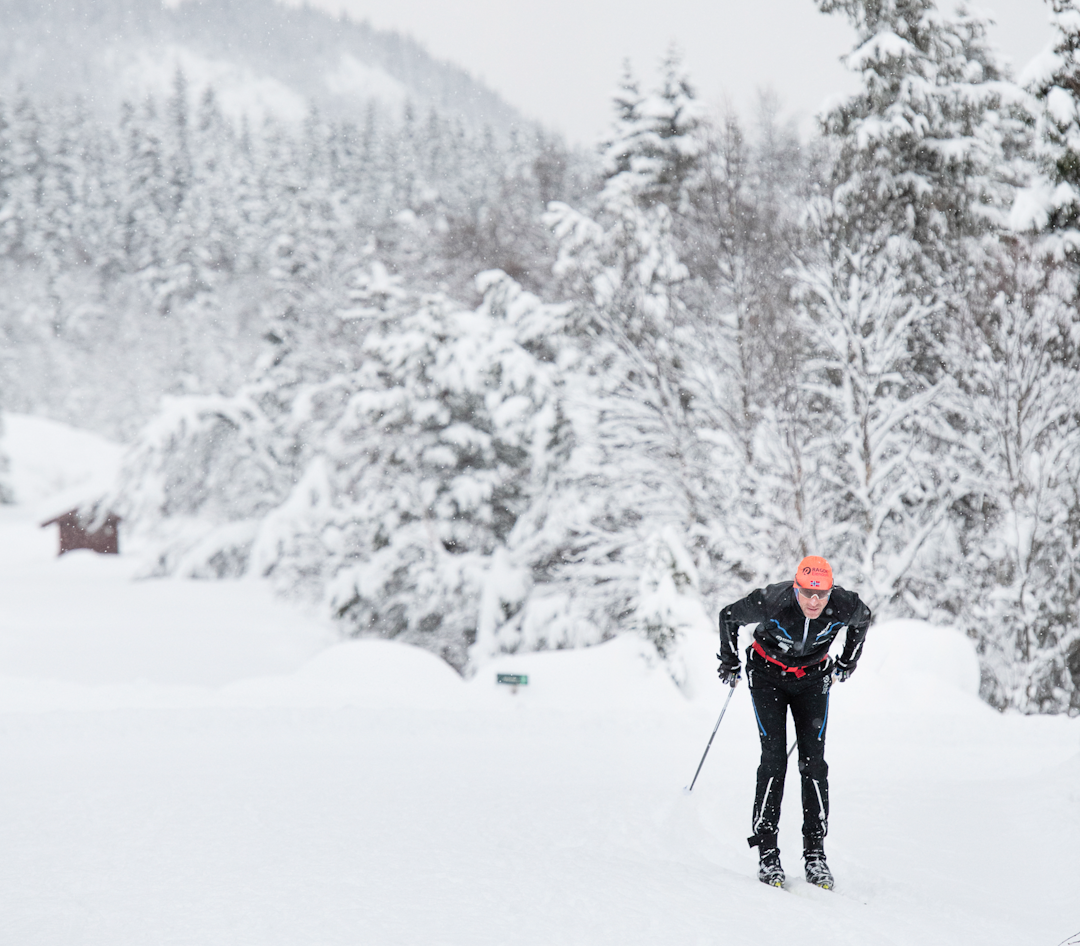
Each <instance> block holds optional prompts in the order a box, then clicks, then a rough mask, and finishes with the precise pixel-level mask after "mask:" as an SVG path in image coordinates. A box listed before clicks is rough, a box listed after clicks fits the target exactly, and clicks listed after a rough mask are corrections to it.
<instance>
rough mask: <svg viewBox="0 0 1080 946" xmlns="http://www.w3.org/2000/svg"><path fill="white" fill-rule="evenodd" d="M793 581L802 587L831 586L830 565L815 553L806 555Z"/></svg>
mask: <svg viewBox="0 0 1080 946" xmlns="http://www.w3.org/2000/svg"><path fill="white" fill-rule="evenodd" d="M795 583H796V584H797V585H799V586H800V587H803V588H831V587H832V567H831V566H830V565H829V563H828V562H827V561H825V559H823V558H821V557H819V556H817V555H808V556H806V558H804V559H803V560H802V561H801V562H799V568H798V571H797V573H796V577H795Z"/></svg>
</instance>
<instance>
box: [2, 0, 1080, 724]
mask: <svg viewBox="0 0 1080 946" xmlns="http://www.w3.org/2000/svg"><path fill="white" fill-rule="evenodd" d="M817 4H818V6H819V8H820V9H821V10H822V12H823V13H827V14H833V15H840V16H846V17H848V18H849V20H850V22H851V23H852V25H853V26H854V27H855V30H856V32H857V45H856V48H855V49H854V50H853V51H852V53H851V54H850V56H849V57H848V59H847V62H848V65H849V66H850V68H851V69H852V70H853V71H854V72H855V73H856V74H857V75H858V76H859V77H860V78H861V87H860V89H859V91H858V92H856V93H855V94H853V95H851V96H849V97H847V98H845V99H844V100H842V101H840V102H839V103H838V104H836V105H835V106H833V107H832V108H831V109H830V110H829V111H827V112H826V113H825V114H824V115H822V116H821V120H820V133H819V134H818V135H816V136H814V138H813V139H812V140H810V141H800V140H799V139H798V138H797V136H796V135H795V133H794V132H793V131H792V130H791V129H790V128H789V127H787V126H785V125H784V124H783V123H781V122H780V121H779V120H778V119H777V106H776V104H775V103H774V102H773V101H771V100H770V98H769V97H768V96H763V97H762V99H761V102H760V107H759V109H758V113H757V114H756V115H755V116H753V117H752V119H751V120H749V121H747V120H744V119H740V118H738V117H736V116H734V115H732V114H720V115H716V114H713V113H712V112H710V111H709V110H708V109H706V108H705V107H704V106H703V105H702V103H701V102H700V101H699V100H698V99H697V98H696V97H695V93H694V89H693V85H692V82H691V79H690V78H689V77H688V76H687V75H686V73H685V71H684V69H683V67H682V65H681V63H680V60H679V57H678V55H677V54H676V53H674V52H673V53H671V54H670V55H669V56H668V57H667V58H666V59H665V61H664V62H663V63H662V64H661V67H660V69H659V72H658V74H657V75H656V76H655V78H654V79H653V80H651V81H646V82H645V83H644V84H641V83H640V82H639V79H638V78H637V77H636V76H634V75H633V74H632V73H631V72H630V71H629V69H628V70H627V72H626V73H625V75H624V76H623V77H622V79H621V81H620V84H619V89H618V93H617V95H616V96H615V100H614V103H613V104H614V116H613V125H612V131H611V134H610V135H609V136H608V139H607V140H606V141H605V142H604V143H603V145H602V147H601V148H600V151H599V154H598V156H597V157H596V158H594V159H590V158H588V157H587V156H581V155H578V154H576V153H575V152H573V151H572V150H569V149H567V148H566V147H565V146H563V145H562V144H561V143H560V142H559V141H558V140H557V139H555V138H553V137H551V136H548V135H545V134H544V133H543V132H542V131H540V130H538V129H534V128H530V127H528V126H527V125H525V124H522V125H521V127H520V128H517V129H515V128H510V129H509V130H506V129H505V128H493V127H491V126H490V125H488V126H484V125H483V124H482V123H470V122H469V121H467V120H466V119H463V118H461V117H453V118H451V117H447V116H446V115H444V114H441V113H440V111H439V110H438V109H436V108H429V109H428V110H426V111H419V110H416V109H413V108H409V107H407V108H405V109H404V110H402V111H401V112H399V113H395V112H392V111H388V110H385V109H379V108H376V107H374V106H372V107H370V108H369V109H367V111H366V112H365V113H362V114H359V115H357V116H356V117H355V119H353V120H350V119H348V118H337V117H334V118H327V117H321V116H320V115H319V114H318V113H312V114H311V115H310V116H309V118H308V119H307V120H306V121H305V122H304V123H303V124H302V125H290V124H288V123H285V122H277V121H274V120H272V119H271V120H268V121H266V122H263V123H260V124H257V125H256V124H254V123H248V122H237V121H234V120H232V119H230V118H227V117H226V116H225V115H224V114H223V112H222V110H221V109H220V108H219V107H218V104H217V102H216V100H215V96H214V93H213V90H207V91H205V92H204V93H202V94H201V95H200V96H198V97H197V100H196V101H194V102H193V101H192V99H193V98H194V97H193V96H192V94H191V92H190V90H189V89H188V88H187V86H186V79H185V76H184V75H183V74H182V73H178V74H177V75H176V77H175V80H174V85H173V89H172V92H171V93H170V94H169V95H168V96H167V97H164V98H160V99H158V100H155V99H153V98H150V99H147V100H145V101H140V102H135V103H132V104H129V105H124V106H123V107H122V109H121V111H120V112H119V113H118V114H117V115H116V116H115V117H113V118H109V117H105V118H103V117H101V116H100V115H94V114H91V113H90V112H89V111H88V110H87V109H85V108H84V107H83V106H81V105H80V104H79V103H78V102H74V101H67V100H48V101H46V100H44V99H42V100H37V99H35V98H34V97H33V96H32V95H31V94H30V93H29V92H27V91H25V90H24V91H22V92H21V93H16V94H12V95H8V96H5V97H3V98H0V272H2V283H3V286H4V289H5V291H4V292H3V293H2V294H0V337H2V342H3V349H2V351H0V404H2V406H3V407H4V408H5V409H8V410H22V411H34V412H40V413H46V414H49V415H51V416H54V417H58V418H61V419H65V420H69V421H71V422H74V423H78V424H81V425H83V426H87V427H92V428H96V429H98V430H101V431H104V432H107V433H110V434H112V435H114V436H119V437H121V438H123V439H126V440H128V441H130V442H131V444H132V446H131V450H130V452H129V455H128V460H127V463H126V465H125V468H124V472H123V474H122V478H121V481H120V482H119V483H118V484H117V487H116V489H115V491H114V494H113V495H112V496H111V497H109V500H110V502H111V504H112V506H113V507H114V508H116V509H117V511H119V512H120V513H122V514H123V515H124V517H125V520H126V526H127V528H128V529H129V530H130V532H131V534H132V535H133V536H135V537H137V540H138V542H139V543H141V545H142V547H143V548H144V549H145V550H146V551H147V554H148V555H149V560H150V561H151V563H152V564H151V566H150V571H151V572H152V573H154V574H161V575H165V574H171V575H181V576H191V577H203V578H216V577H233V576H239V575H245V574H253V575H261V576H267V577H268V578H269V580H271V581H272V582H273V583H274V584H275V585H276V586H277V587H279V588H280V589H281V590H282V591H283V592H285V593H288V594H293V595H297V596H301V597H303V598H304V599H306V600H308V601H311V602H313V603H314V604H315V605H316V606H318V607H320V608H323V609H325V611H326V612H327V613H330V614H332V615H334V616H335V617H336V618H337V619H339V620H340V621H341V622H342V626H343V627H344V628H345V629H346V630H347V631H348V632H349V633H355V634H377V635H382V636H386V637H392V638H395V639H397V640H401V641H406V642H410V643H414V644H418V645H420V646H423V647H426V648H428V649H430V650H432V651H434V652H436V653H438V654H440V655H441V656H443V657H444V658H445V659H446V660H447V661H449V662H450V663H451V664H452V665H453V666H455V667H456V668H458V669H459V670H461V671H462V672H466V673H467V672H469V669H470V667H471V666H473V665H475V663H476V661H477V660H479V659H482V658H484V657H486V656H488V655H491V654H493V653H497V652H500V651H515V650H521V649H537V648H556V647H572V646H582V645H587V644H591V643H595V642H598V641H600V640H603V639H606V638H608V637H610V636H612V635H614V634H617V633H622V632H635V633H643V634H645V635H647V636H648V637H649V638H650V639H651V640H652V641H653V642H654V643H655V645H656V648H657V650H658V652H659V654H660V656H661V657H665V658H666V657H670V656H671V655H672V654H673V644H674V642H675V641H676V639H677V637H678V635H679V633H680V628H681V627H683V626H685V624H686V623H687V622H689V621H692V620H694V619H695V616H697V615H700V614H701V613H702V611H703V610H704V612H705V613H708V614H712V613H714V611H715V608H716V606H717V605H718V604H722V603H724V602H725V601H727V600H730V599H733V598H734V597H736V596H738V595H740V594H742V593H744V592H745V591H746V590H748V589H749V588H750V587H753V586H755V585H759V584H762V583H765V582H768V581H773V580H777V579H778V578H781V577H783V576H784V575H786V574H787V573H788V571H789V570H790V568H791V567H792V563H793V562H794V561H795V560H797V558H798V557H800V556H802V555H803V554H809V553H814V554H822V555H825V556H827V557H828V558H829V559H830V560H831V561H832V562H833V564H834V568H835V569H836V571H837V573H838V576H839V580H840V582H841V583H842V584H844V585H845V586H848V587H852V588H855V589H858V590H859V591H860V593H861V594H862V595H863V596H864V597H865V598H866V599H867V600H868V602H869V603H870V605H871V607H872V608H873V609H874V610H875V613H876V614H877V615H879V616H902V615H909V616H916V617H920V618H925V619H928V620H932V621H937V622H941V623H946V624H949V625H952V626H956V627H959V628H961V629H963V630H964V631H965V632H966V633H967V634H969V635H970V636H972V637H973V638H974V639H975V640H976V641H977V643H978V648H979V653H980V655H981V659H982V667H983V696H984V697H985V698H986V699H987V700H988V701H989V702H990V703H992V704H993V705H995V706H998V707H1015V708H1018V709H1020V710H1022V711H1025V712H1062V711H1071V712H1080V318H1078V316H1077V310H1076V305H1077V290H1078V288H1080V52H1078V50H1080V8H1078V7H1077V6H1076V4H1075V2H1074V0H1052V2H1051V6H1052V13H1053V21H1054V24H1055V27H1056V37H1057V38H1056V42H1055V46H1054V48H1053V49H1052V50H1048V51H1047V52H1046V53H1045V54H1044V55H1042V56H1041V57H1040V58H1038V59H1037V60H1036V61H1035V62H1034V63H1033V64H1032V65H1031V66H1030V67H1029V68H1028V70H1027V71H1026V72H1025V73H1024V74H1023V75H1022V76H1019V77H1013V76H1011V75H1010V74H1009V72H1008V70H1007V69H1005V68H1004V67H1003V66H1002V64H1001V63H1000V62H999V61H998V60H997V58H996V54H995V53H994V51H993V49H992V48H990V47H989V46H988V44H987V42H986V38H985V23H984V21H983V20H981V19H980V18H979V17H978V16H976V15H975V14H973V13H971V12H970V11H967V10H965V9H963V8H961V9H960V10H959V11H958V12H956V13H949V12H946V11H943V10H939V9H938V8H937V7H936V6H935V5H934V4H933V3H932V2H931V0H817ZM925 658H926V660H928V661H932V660H933V659H934V655H933V654H926V655H925ZM671 671H672V673H673V675H675V676H676V678H678V677H679V673H680V669H679V667H678V666H677V664H676V662H675V661H674V659H673V660H672V662H671Z"/></svg>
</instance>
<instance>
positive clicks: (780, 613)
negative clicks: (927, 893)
mask: <svg viewBox="0 0 1080 946" xmlns="http://www.w3.org/2000/svg"><path fill="white" fill-rule="evenodd" d="M870 618H871V615H870V609H869V608H868V607H867V606H866V604H865V603H864V602H863V600H862V599H861V598H860V597H859V596H858V595H857V594H855V592H854V591H848V590H847V589H846V588H841V587H840V586H839V585H835V586H833V591H832V595H831V596H830V597H829V601H828V603H827V604H826V605H825V609H824V610H823V611H822V612H821V614H820V615H819V616H818V617H816V618H814V619H813V620H811V619H810V618H808V617H807V616H806V615H805V614H803V612H802V608H800V607H799V602H798V600H797V599H796V597H795V589H794V588H793V587H792V583H791V582H790V581H781V582H777V583H776V584H774V585H769V586H768V587H766V588H757V589H755V590H754V591H751V592H750V594H748V595H747V596H746V597H745V598H740V599H739V600H738V601H736V602H735V603H734V604H729V605H728V606H727V607H726V608H724V610H723V611H721V612H720V653H719V654H718V655H717V656H719V657H720V662H721V663H722V664H726V665H728V666H736V665H738V663H739V656H738V653H739V628H740V627H742V625H744V624H754V623H757V627H756V628H755V629H754V640H756V641H757V642H758V643H760V644H761V647H762V649H763V650H764V651H765V653H766V654H768V656H770V657H772V658H773V659H774V660H778V661H780V663H782V664H784V665H785V666H788V667H811V666H814V665H816V664H819V663H821V661H822V660H824V659H825V656H826V654H828V652H829V646H830V645H831V644H832V642H833V641H834V640H836V635H837V634H839V633H840V631H841V630H843V629H844V628H845V627H847V628H849V631H848V635H847V642H846V643H845V644H844V652H843V654H842V655H841V656H840V661H841V663H843V664H844V665H845V666H847V667H848V668H849V669H850V668H854V666H855V664H856V663H857V662H858V660H859V655H860V654H861V653H862V647H863V641H864V640H865V639H866V631H867V628H869V626H870Z"/></svg>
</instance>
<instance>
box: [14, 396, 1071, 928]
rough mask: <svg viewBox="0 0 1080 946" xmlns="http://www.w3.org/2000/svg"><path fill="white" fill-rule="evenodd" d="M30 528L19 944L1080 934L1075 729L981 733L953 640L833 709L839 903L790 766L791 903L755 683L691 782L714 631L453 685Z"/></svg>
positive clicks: (1023, 720) (263, 603)
mask: <svg viewBox="0 0 1080 946" xmlns="http://www.w3.org/2000/svg"><path fill="white" fill-rule="evenodd" d="M13 420H14V419H13V418H11V417H10V416H8V417H6V418H5V423H6V437H5V440H4V441H3V442H2V444H0V446H2V448H3V449H4V451H5V452H6V453H7V454H8V455H9V456H10V458H11V460H12V466H13V476H14V478H15V481H16V483H17V484H19V483H21V484H22V486H21V490H22V491H27V490H30V492H28V493H26V495H31V494H32V490H31V486H32V485H33V484H32V480H33V476H32V475H31V473H30V469H29V466H30V460H31V458H32V457H33V456H37V458H38V460H37V463H38V470H39V474H40V476H42V477H46V476H54V477H56V476H59V480H60V481H61V486H63V481H64V480H65V478H64V476H60V475H59V471H57V470H55V469H54V470H53V471H52V473H50V472H49V469H48V468H49V464H48V463H46V462H44V461H43V460H42V459H41V458H42V456H43V455H45V454H48V450H47V449H45V447H44V444H45V441H46V440H47V438H48V436H54V435H58V436H59V438H60V439H62V436H63V431H62V430H58V428H57V427H55V426H49V425H47V424H42V425H41V437H40V442H37V445H36V446H35V442H36V441H38V439H39V438H35V437H34V436H33V428H34V426H35V425H36V424H38V423H39V422H36V421H33V420H32V419H25V422H24V421H16V422H15V423H13V422H12V421H13ZM73 436H76V437H77V434H76V433H75V432H73ZM53 446H54V447H58V444H57V443H54V444H53ZM35 451H36V452H35ZM108 452H109V451H108V450H104V451H103V455H104V454H108ZM51 455H52V456H53V457H54V458H55V459H56V462H57V463H59V464H61V465H62V464H63V463H66V462H69V460H68V459H65V453H64V451H63V450H61V449H55V450H53V452H52V454H51ZM34 475H38V474H34ZM20 477H22V478H23V479H20ZM76 479H78V477H76ZM39 487H40V490H39V491H40V492H47V491H48V490H47V488H46V487H45V486H43V485H41V481H40V480H39ZM22 494H23V493H22V492H20V495H22ZM37 498H38V499H40V498H41V497H40V496H38V497H37ZM37 523H38V520H37V519H36V518H35V516H34V514H33V510H32V509H31V508H28V507H27V506H25V505H22V506H16V507H9V508H7V509H4V510H0V563H2V565H3V568H2V570H0V591H2V594H0V602H2V606H0V765H2V767H3V768H2V772H3V775H2V781H0V786H2V792H3V802H2V804H0V907H2V908H0V942H4V943H17V944H20V946H38V944H50V946H51V944H56V946H61V944H63V946H71V944H80V946H83V944H86V946H90V944H102V946H106V944H107V946H127V944H131V946H136V944H138V946H143V944H150V943H153V944H244V946H262V944H266V946H277V944H281V946H286V944H288V946H299V944H313V946H314V944H317V946H336V944H362V943H363V944H367V943H371V944H424V946H431V944H487V943H490V944H504V943H515V944H538V946H539V944H543V946H550V944H564V943H565V944H609V943H610V944H619V946H624V944H637V943H640V944H667V943H671V944H680V946H681V944H706V943H707V944H713V943H722V944H732V946H740V944H746V946H751V944H753V946H768V944H785V946H790V944H792V943H801V944H858V946H865V944H898V946H899V944H904V946H906V944H919V946H932V944H967V943H978V944H980V946H992V944H1002V946H1006V944H1008V946H1014V944H1020V943H1023V944H1032V946H1040V944H1045V946H1056V944H1059V943H1061V942H1062V941H1063V940H1065V939H1067V938H1069V937H1070V936H1072V935H1073V934H1075V933H1077V932H1078V931H1080V886H1078V885H1077V883H1076V879H1077V877H1078V876H1080V720H1076V719H1069V718H1066V717H1023V716H1019V715H1015V714H1009V715H1000V714H998V713H996V712H995V711H993V710H991V709H990V708H989V707H987V706H986V705H985V704H983V703H981V702H980V701H979V699H978V697H977V691H978V683H979V671H978V665H977V662H976V660H975V655H974V652H973V650H972V647H971V644H970V642H969V641H967V640H966V639H965V638H963V637H961V636H960V635H958V634H956V633H955V632H953V631H950V630H948V629H943V628H937V627H931V626H929V625H926V624H923V623H921V622H915V621H905V622H899V621H894V622H887V623H882V624H880V625H876V626H874V627H873V628H872V629H871V632H870V635H869V637H868V639H867V644H866V651H865V656H864V658H863V661H862V662H861V664H860V666H859V669H858V672H857V673H856V674H855V675H854V676H853V677H852V679H851V680H850V681H849V682H847V683H845V684H843V685H839V686H837V687H836V689H835V690H834V692H833V696H832V707H831V712H830V720H829V751H828V758H829V762H830V766H831V771H830V781H831V791H832V818H831V825H830V833H829V837H828V839H827V842H826V845H827V846H826V850H827V852H828V854H829V860H830V864H831V865H832V868H833V871H834V873H835V874H836V877H837V887H836V889H835V890H834V891H831V892H825V891H821V890H818V889H817V888H813V887H810V886H808V885H807V884H806V883H805V882H804V881H803V880H802V879H801V864H800V859H799V856H798V855H799V842H800V838H799V827H800V815H801V813H800V810H799V799H798V794H799V793H798V778H797V773H796V768H795V763H794V762H793V763H792V764H791V768H790V772H789V778H788V786H787V793H786V803H785V809H784V817H783V822H782V826H781V848H782V856H783V859H784V864H785V867H786V869H787V872H788V875H789V878H790V880H789V884H788V888H787V889H786V890H775V889H772V888H767V887H764V886H763V885H761V884H759V883H758V882H757V880H756V877H755V870H756V860H755V856H754V853H753V852H751V851H750V850H749V849H748V848H747V846H746V841H745V838H746V836H747V835H748V834H749V833H750V830H749V827H750V824H749V822H750V806H751V803H752V796H753V782H754V769H755V766H756V763H757V753H758V741H757V736H756V731H755V725H754V720H753V715H752V711H751V707H750V702H749V699H748V695H747V691H746V687H745V685H744V684H743V685H740V686H739V687H738V689H737V690H736V692H735V694H734V699H733V700H732V702H731V706H730V709H729V710H728V712H727V715H726V716H725V718H724V720H723V722H722V724H721V726H720V728H719V730H718V731H717V734H716V738H715V741H714V743H713V746H712V749H711V752H710V754H709V757H708V758H707V759H706V761H705V765H704V767H703V769H702V772H701V776H700V778H699V780H698V783H697V786H696V787H695V789H694V792H693V793H692V794H687V793H686V792H685V790H684V786H685V785H687V784H688V782H689V781H690V778H691V777H692V775H693V773H694V769H695V767H696V766H697V763H698V760H699V759H700V758H701V753H702V751H703V750H704V748H705V744H706V742H707V741H708V738H709V734H710V733H711V731H712V728H713V726H714V725H715V722H716V718H717V714H718V713H719V710H720V706H721V705H722V700H723V697H724V695H725V694H724V691H723V690H722V689H721V687H720V685H719V683H718V682H717V681H716V678H715V663H716V661H715V657H714V656H713V654H714V652H715V650H716V641H715V638H714V635H713V633H712V632H711V630H710V629H706V628H699V629H697V630H693V631H688V632H686V634H685V636H684V639H683V641H682V646H681V652H680V654H679V657H680V658H681V660H682V662H683V664H684V666H685V667H686V671H687V675H688V676H687V680H686V681H685V683H684V686H683V688H681V689H680V688H678V687H676V686H675V684H674V683H673V682H672V681H671V677H670V676H669V674H668V672H667V670H666V668H665V666H664V665H663V664H661V663H660V662H658V661H657V659H656V658H655V655H653V656H651V657H650V655H649V648H648V646H646V645H645V644H644V643H643V642H641V641H638V640H636V639H634V638H632V637H621V638H617V639H616V640H613V641H610V642H608V643H605V644H602V645H600V646H597V647H592V648H589V649H585V650H574V651H570V650H568V651H556V652H547V653H534V654H525V655H521V656H504V657H501V658H498V659H497V660H495V661H493V662H491V663H489V664H487V665H484V666H482V667H481V668H480V669H479V670H478V672H477V673H476V674H475V676H474V677H472V679H470V680H468V681H465V680H462V679H461V678H460V677H459V676H458V675H457V674H456V673H455V672H454V671H453V670H451V669H450V668H449V667H448V666H446V665H445V664H444V663H443V662H442V661H440V660H439V659H438V658H437V657H435V656H433V655H431V654H429V653H427V652H425V651H421V650H417V649H415V648H410V647H406V646H403V645H399V644H395V643H393V642H388V641H381V640H362V641H348V642H341V641H340V640H339V639H338V638H337V637H336V636H335V635H334V632H333V630H332V629H331V628H329V627H327V626H326V625H324V624H322V623H320V622H319V621H316V620H314V619H313V618H311V617H309V616H306V615H305V614H304V613H303V612H301V611H299V610H297V609H295V608H294V607H292V606H290V605H288V604H287V603H283V602H281V601H278V600H275V599H273V598H272V597H271V596H270V595H269V593H268V592H267V591H266V589H265V588H264V587H263V585H262V584H261V583H259V582H254V581H232V582H229V581H222V582H198V581H191V580H157V581H137V580H134V579H133V578H132V577H131V576H132V575H133V574H134V572H135V571H136V570H137V563H136V562H133V561H132V560H131V559H130V558H129V557H128V556H126V555H120V556H95V555H94V554H93V553H88V552H85V553H83V552H78V553H72V554H69V555H65V556H63V557H62V558H56V557H55V535H53V534H52V530H41V529H39V528H38V525H37ZM121 541H123V539H122V536H121ZM502 672H507V673H525V674H528V677H529V682H528V684H527V685H526V686H522V687H519V688H517V690H516V691H513V690H512V689H511V688H510V687H507V686H499V685H497V684H496V683H495V675H496V673H502Z"/></svg>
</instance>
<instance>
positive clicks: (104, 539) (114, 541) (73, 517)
mask: <svg viewBox="0 0 1080 946" xmlns="http://www.w3.org/2000/svg"><path fill="white" fill-rule="evenodd" d="M53 524H55V525H58V526H59V527H60V551H59V553H58V554H59V555H63V554H64V553H65V552H70V551H72V550H74V549H93V550H94V551H95V552H101V553H102V554H104V555H118V554H119V553H120V529H119V526H120V517H119V516H118V515H116V513H113V512H109V513H106V514H105V516H104V518H101V517H100V516H97V515H93V514H92V513H91V514H90V515H80V512H79V509H78V507H76V508H75V509H69V510H68V511H67V512H65V513H62V514H61V515H59V516H54V517H53V518H52V519H50V520H48V521H47V522H43V523H42V524H41V528H43V529H44V528H45V527H46V526H51V525H53Z"/></svg>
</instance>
